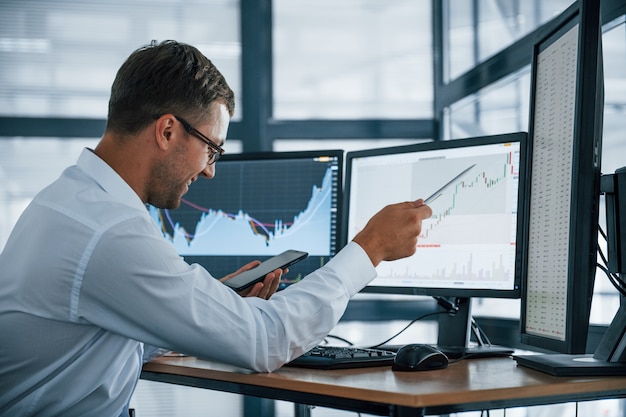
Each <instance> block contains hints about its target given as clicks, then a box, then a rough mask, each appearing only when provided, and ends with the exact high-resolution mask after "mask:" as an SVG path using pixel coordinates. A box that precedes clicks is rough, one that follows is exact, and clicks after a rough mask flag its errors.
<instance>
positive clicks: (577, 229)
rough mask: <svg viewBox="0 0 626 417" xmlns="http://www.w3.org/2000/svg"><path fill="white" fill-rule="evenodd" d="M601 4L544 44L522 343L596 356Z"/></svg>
mask: <svg viewBox="0 0 626 417" xmlns="http://www.w3.org/2000/svg"><path fill="white" fill-rule="evenodd" d="M599 9H600V7H599V5H598V4H597V2H577V3H576V4H574V5H573V6H572V7H570V8H568V10H566V11H565V12H564V13H563V14H561V15H560V16H559V17H558V18H556V19H555V20H554V21H553V22H552V23H551V24H549V25H548V27H549V28H551V29H552V30H551V31H550V32H549V34H548V35H546V36H544V37H543V38H541V39H539V40H538V41H537V42H536V44H535V47H534V52H533V62H532V74H531V109H530V111H531V114H530V126H529V148H530V150H529V158H528V161H529V166H528V169H527V172H528V173H529V181H528V190H527V191H526V195H527V200H526V206H525V216H526V217H527V224H528V228H527V239H526V241H527V248H526V251H525V252H524V257H523V260H524V262H523V271H524V272H523V273H524V275H525V283H526V285H525V287H524V290H523V296H522V312H521V318H522V329H521V331H522V342H523V343H525V344H528V345H532V346H536V347H541V348H545V349H549V350H553V351H556V352H562V353H584V352H585V350H586V341H587V332H588V324H589V314H590V309H591V298H592V294H593V284H594V277H595V270H596V259H597V255H596V248H597V245H598V240H597V235H598V214H599V195H600V155H601V132H602V106H603V81H602V53H601V32H600V29H601V27H600V18H599Z"/></svg>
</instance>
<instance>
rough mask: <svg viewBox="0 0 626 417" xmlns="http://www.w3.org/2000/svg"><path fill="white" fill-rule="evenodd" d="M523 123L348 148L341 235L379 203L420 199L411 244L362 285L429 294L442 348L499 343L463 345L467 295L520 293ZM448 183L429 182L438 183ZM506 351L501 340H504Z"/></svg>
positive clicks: (452, 351) (458, 350) (456, 350)
mask: <svg viewBox="0 0 626 417" xmlns="http://www.w3.org/2000/svg"><path fill="white" fill-rule="evenodd" d="M526 136H527V135H526V133H524V132H518V133H510V134H502V135H494V136H485V137H476V138H468V139H459V140H452V141H438V142H429V143H422V144H415V145H408V146H400V147H389V148H380V149H371V150H363V151H353V152H348V153H347V156H346V185H345V189H344V194H345V203H344V212H345V213H346V216H347V218H346V219H345V220H344V223H343V224H344V229H345V233H344V235H345V236H344V240H345V241H347V240H350V239H352V238H353V237H354V236H355V235H356V234H357V233H358V232H359V231H360V230H361V229H362V228H363V227H364V226H365V223H366V222H367V220H368V219H369V218H370V217H371V216H372V215H373V214H374V213H376V212H377V211H378V210H380V209H381V208H382V207H383V206H385V205H387V204H390V203H397V202H401V201H408V200H416V199H418V198H424V199H426V198H427V197H429V196H430V195H431V194H433V193H434V195H435V197H434V198H433V199H432V202H430V203H429V206H430V207H431V208H432V211H433V215H432V217H431V218H429V219H426V220H425V221H424V222H423V224H422V233H421V236H419V241H418V247H417V251H416V253H415V254H414V255H413V256H411V257H409V258H405V259H400V260H396V261H392V262H382V263H381V264H380V265H379V266H378V267H377V268H376V269H377V274H378V276H377V278H375V279H374V280H373V281H372V282H371V283H370V284H369V285H368V286H367V287H366V288H365V289H364V292H378V293H392V294H415V295H429V296H436V297H438V298H439V300H440V301H444V302H445V304H446V305H448V306H449V307H450V308H451V311H450V313H451V314H443V315H440V320H439V336H438V341H437V345H438V347H439V348H440V349H441V350H443V351H444V352H445V353H447V354H448V355H450V356H453V357H458V356H459V354H465V353H474V354H478V353H481V354H489V353H500V352H501V350H500V349H498V350H497V351H496V350H495V349H494V348H487V347H483V348H480V352H479V349H470V346H469V342H470V331H471V310H470V298H471V297H499V298H519V296H520V274H519V265H518V261H519V253H520V252H519V250H520V245H518V236H520V235H521V233H520V227H521V222H520V221H519V219H518V211H519V202H520V196H519V192H520V189H521V188H522V187H521V185H523V178H524V177H523V175H522V176H520V171H519V170H520V168H521V167H523V166H524V163H525V162H524V161H525V156H524V155H525V149H526ZM451 180H453V181H452V183H451V186H450V187H447V188H445V189H443V190H441V191H438V190H439V189H440V188H441V187H442V186H443V185H444V184H446V183H448V182H449V181H451ZM506 351H507V352H509V351H510V350H508V349H507V350H506Z"/></svg>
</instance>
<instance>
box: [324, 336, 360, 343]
mask: <svg viewBox="0 0 626 417" xmlns="http://www.w3.org/2000/svg"><path fill="white" fill-rule="evenodd" d="M326 339H337V340H341V341H342V342H344V343H346V344H347V345H349V346H354V343H352V342H351V341H349V340H348V339H344V338H343V337H341V336H335V335H334V334H329V335H326V337H325V338H324V341H323V342H324V344H325V345H327V344H328V340H326Z"/></svg>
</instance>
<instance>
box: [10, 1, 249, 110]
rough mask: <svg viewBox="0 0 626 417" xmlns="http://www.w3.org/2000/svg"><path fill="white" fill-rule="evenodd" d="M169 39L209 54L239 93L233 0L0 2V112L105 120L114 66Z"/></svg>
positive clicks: (236, 20)
mask: <svg viewBox="0 0 626 417" xmlns="http://www.w3.org/2000/svg"><path fill="white" fill-rule="evenodd" d="M153 39H156V40H158V41H162V40H166V39H175V40H178V41H181V42H186V43H190V44H192V45H194V46H196V47H198V49H200V50H201V51H202V52H203V53H204V54H205V55H206V56H207V57H209V58H210V59H211V60H213V62H214V63H215V64H216V65H217V67H218V68H219V69H220V70H221V71H222V73H223V74H224V76H225V77H226V78H227V79H228V80H229V83H230V86H231V88H233V90H234V91H235V93H236V95H237V96H239V94H238V92H239V90H240V88H241V87H240V84H241V82H240V71H239V68H240V55H241V44H240V42H239V3H238V1H237V0H208V1H207V0H190V1H185V2H180V1H175V0H160V1H156V2H144V1H138V0H133V1H127V2H123V3H116V5H115V6H112V5H111V4H110V3H108V2H97V1H79V0H62V1H55V2H48V1H45V0H40V1H10V2H2V3H0V115H8V116H43V117H47V116H55V117H59V116H61V117H92V118H105V117H106V114H107V104H108V99H109V90H110V88H111V84H112V82H113V79H114V77H115V73H116V72H117V70H118V68H119V67H120V65H121V64H122V62H124V60H125V59H126V58H127V57H128V55H130V53H131V52H132V51H134V50H135V49H137V48H139V47H141V46H143V45H146V44H149V43H150V41H151V40H153Z"/></svg>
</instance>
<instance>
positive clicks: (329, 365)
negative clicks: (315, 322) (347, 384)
mask: <svg viewBox="0 0 626 417" xmlns="http://www.w3.org/2000/svg"><path fill="white" fill-rule="evenodd" d="M395 355H396V354H395V352H391V351H388V350H380V349H366V348H355V347H349V346H339V347H337V346H325V345H320V346H316V347H314V348H313V349H311V350H309V351H308V352H306V353H305V354H304V355H302V356H300V357H299V358H296V359H294V360H293V361H291V362H289V363H288V364H287V365H286V366H295V367H299V368H314V369H345V368H365V367H370V366H391V364H392V363H393V358H394V357H395Z"/></svg>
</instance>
